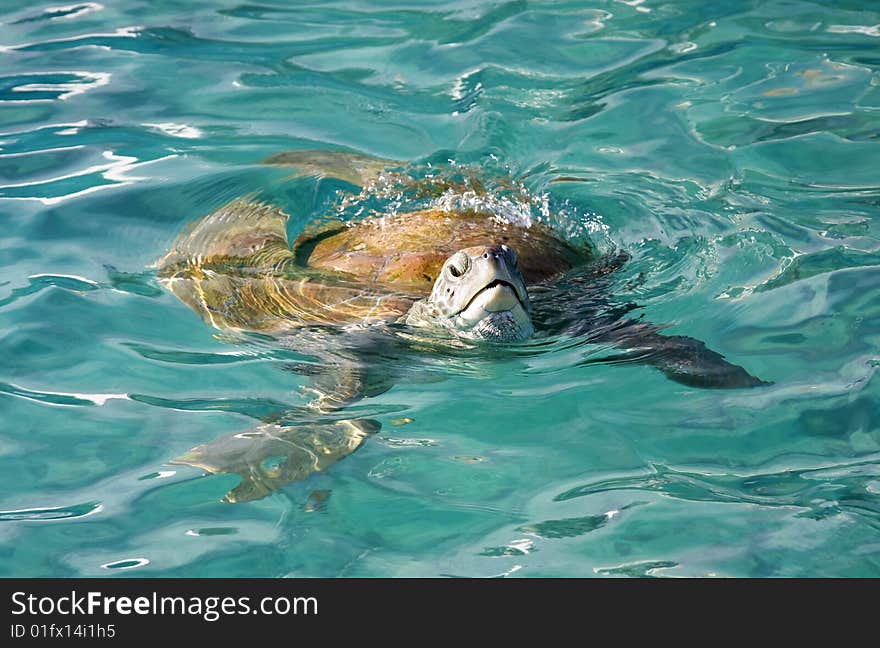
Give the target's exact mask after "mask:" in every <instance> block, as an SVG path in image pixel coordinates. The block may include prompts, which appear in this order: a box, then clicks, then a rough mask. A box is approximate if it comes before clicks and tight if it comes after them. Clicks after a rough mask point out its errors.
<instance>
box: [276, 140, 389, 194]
mask: <svg viewBox="0 0 880 648" xmlns="http://www.w3.org/2000/svg"><path fill="white" fill-rule="evenodd" d="M263 164H269V165H272V166H289V167H293V168H294V169H296V171H297V173H295V174H294V175H295V176H307V175H315V176H318V177H321V178H337V179H339V180H343V181H344V182H348V183H350V184H353V185H357V186H358V187H362V186H364V185H365V184H367V183H369V182H370V181H371V180H373V179H375V178H377V177H378V176H379V174H381V173H382V172H383V171H384V170H385V169H388V168H391V167H397V166H401V163H400V162H395V161H394V160H384V159H382V158H375V157H370V156H368V155H362V154H361V153H350V152H348V151H327V150H320V149H306V150H301V151H284V152H283V153H275V154H274V155H270V156H269V157H267V158H266V159H265V160H263Z"/></svg>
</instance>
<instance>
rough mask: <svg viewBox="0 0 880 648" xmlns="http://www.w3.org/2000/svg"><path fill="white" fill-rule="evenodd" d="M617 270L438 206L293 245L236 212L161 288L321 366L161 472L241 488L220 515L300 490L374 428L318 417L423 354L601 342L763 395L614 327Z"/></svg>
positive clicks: (203, 237)
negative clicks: (233, 482) (241, 429)
mask: <svg viewBox="0 0 880 648" xmlns="http://www.w3.org/2000/svg"><path fill="white" fill-rule="evenodd" d="M268 162H269V163H271V164H284V165H290V166H294V167H297V168H300V169H305V170H307V171H309V172H313V173H321V174H323V175H333V176H335V177H337V178H341V179H343V180H344V181H346V182H350V183H352V184H363V183H364V182H365V181H366V179H367V178H368V177H369V176H373V175H375V174H376V173H378V172H380V171H381V169H382V168H384V167H385V166H387V165H388V164H391V163H390V162H388V161H380V160H375V159H372V158H367V157H365V156H360V155H354V154H342V153H335V154H334V153H328V152H302V151H300V152H294V153H288V154H283V155H279V156H274V157H273V158H270V159H269V160H268ZM626 259H627V257H626V255H625V254H621V253H615V254H608V255H601V256H600V255H597V254H596V253H595V252H594V250H593V249H592V248H591V247H590V246H588V245H574V244H572V243H570V242H568V241H566V240H565V239H564V238H563V237H562V236H561V235H560V234H558V233H557V232H556V231H554V230H553V229H552V228H551V227H550V226H548V225H546V224H543V223H540V222H534V223H529V224H524V223H516V222H509V221H507V220H505V219H500V218H496V217H495V215H494V214H491V213H486V212H485V211H480V210H474V209H443V208H440V207H436V206H427V207H426V208H423V209H418V210H414V211H409V212H405V213H387V214H383V215H381V217H378V218H377V217H372V218H367V219H362V220H358V221H354V222H348V223H341V222H336V223H329V224H328V223H324V224H320V225H314V226H307V227H306V228H305V230H304V231H303V232H302V233H301V234H300V235H299V236H298V238H296V240H295V241H294V242H293V244H292V245H290V244H289V243H288V239H287V215H286V214H285V213H284V212H283V211H282V210H281V209H279V208H278V207H276V206H273V205H271V204H268V203H265V202H259V201H256V200H252V199H237V200H234V201H232V202H230V203H228V204H227V205H225V206H223V207H221V208H220V209H218V210H217V211H215V212H213V213H211V214H209V215H208V216H205V217H204V218H202V219H201V220H198V221H196V222H195V223H194V224H193V225H192V226H190V227H189V228H188V229H187V230H185V231H184V232H183V233H182V234H181V235H180V236H179V237H178V239H177V240H176V242H175V243H174V244H173V245H172V247H171V249H170V251H169V252H168V254H166V255H165V257H164V258H162V259H161V261H159V263H158V278H159V280H160V282H161V283H163V284H164V285H165V286H166V287H167V288H169V289H170V290H171V291H172V292H173V293H174V294H175V295H176V296H177V297H178V298H180V299H181V300H182V301H183V302H185V303H186V304H187V305H188V306H190V307H191V308H192V309H193V310H195V311H196V312H198V313H199V314H200V315H201V316H202V318H203V319H204V320H205V321H206V322H208V323H209V324H211V325H212V326H214V327H216V328H218V329H221V330H234V331H251V332H257V333H263V334H270V335H272V336H275V337H277V338H278V339H279V340H284V341H285V342H284V343H285V344H287V345H288V346H291V347H293V348H296V349H297V350H298V351H301V352H303V353H305V354H308V355H312V356H315V357H317V358H319V359H320V361H319V362H318V363H312V364H306V365H303V366H301V367H300V368H299V369H300V370H301V371H302V372H303V373H308V374H310V375H311V379H312V390H313V391H314V392H315V394H316V398H315V399H314V400H313V401H312V402H311V404H310V406H309V408H301V409H299V410H295V411H292V412H286V413H279V416H277V417H274V418H273V419H272V420H270V421H266V422H264V424H263V425H261V426H259V427H258V428H256V429H255V430H252V431H250V432H247V433H241V434H236V435H232V436H230V437H226V438H224V439H220V440H218V441H214V442H212V443H208V444H206V445H203V446H199V447H198V448H195V449H193V450H191V451H190V452H188V453H187V454H186V455H184V456H183V457H181V458H179V459H176V460H174V463H184V464H190V465H193V466H198V467H201V468H203V469H206V470H208V471H210V472H233V473H238V474H240V475H241V476H242V482H241V484H240V485H239V486H238V487H237V488H235V489H234V490H232V491H230V493H229V494H227V496H226V500H227V501H245V500H250V499H255V498H257V497H262V496H263V495H265V494H267V493H269V492H271V491H272V490H274V489H275V488H277V487H279V486H281V485H283V484H286V483H288V482H291V481H295V480H300V479H304V478H305V477H306V476H308V475H309V474H310V473H312V472H315V471H318V470H322V469H323V468H325V467H326V466H328V465H329V464H331V463H333V462H334V461H336V460H338V459H340V458H342V457H344V456H346V455H347V454H349V453H351V452H353V451H354V450H355V449H357V447H359V446H360V444H361V443H362V442H363V440H364V439H365V438H367V437H368V436H369V435H370V434H372V433H374V432H375V431H376V430H378V429H379V424H378V423H377V422H376V421H373V420H370V419H350V418H349V419H339V418H338V416H337V417H335V418H333V417H329V418H328V417H327V416H326V415H327V414H328V413H332V412H334V411H337V410H339V409H341V408H344V407H346V406H348V405H350V404H351V403H353V402H354V401H356V400H358V399H360V398H362V397H364V396H370V395H374V394H378V393H381V392H383V391H385V390H386V389H388V388H389V387H390V386H391V385H392V384H393V382H394V379H395V376H394V375H393V374H394V373H395V372H394V370H391V369H389V368H388V367H387V366H383V363H386V362H385V361H386V359H387V358H388V357H391V356H394V355H395V354H399V353H401V352H402V351H409V352H413V351H414V350H418V349H424V348H426V347H430V348H431V349H432V350H434V351H436V350H437V349H438V348H440V349H442V348H449V349H455V348H460V347H461V346H465V347H468V348H474V347H476V348H478V349H481V348H482V349H486V350H487V352H488V353H495V354H498V353H499V350H500V352H501V353H503V349H504V348H505V346H504V345H505V344H506V343H511V342H519V341H523V340H526V339H528V338H530V337H532V336H534V335H542V336H547V335H559V334H568V335H576V336H585V337H587V338H588V339H589V340H590V341H592V342H597V343H605V344H612V345H614V346H615V347H617V348H619V349H620V350H621V351H622V353H623V354H624V357H625V358H627V359H632V360H636V361H640V362H644V363H647V364H651V365H653V366H655V367H657V368H659V369H661V370H662V371H664V372H665V373H666V374H667V375H668V376H669V377H671V378H672V379H674V380H677V381H679V382H683V383H686V384H689V385H695V386H701V387H720V388H731V387H752V386H756V385H760V384H762V381H760V380H759V379H757V378H755V377H754V376H752V375H750V374H749V373H748V372H747V371H745V370H744V369H743V368H742V367H739V366H736V365H733V364H731V363H728V362H727V361H725V360H724V359H723V357H722V356H720V355H719V354H717V353H715V352H713V351H711V350H709V349H707V348H706V346H705V345H704V344H703V343H702V342H699V341H697V340H694V339H692V338H688V337H684V336H664V335H661V334H660V333H659V332H658V328H657V327H655V326H652V325H650V324H647V323H645V322H641V321H637V320H632V319H627V318H625V317H623V313H624V312H625V311H626V310H627V309H626V308H618V309H614V308H612V307H610V306H609V302H608V299H607V296H604V295H603V294H602V293H603V290H604V287H603V277H605V276H606V275H608V274H609V273H610V272H612V271H613V270H615V269H616V268H618V267H619V266H620V265H621V264H622V263H623V262H625V261H626ZM386 364H387V363H386Z"/></svg>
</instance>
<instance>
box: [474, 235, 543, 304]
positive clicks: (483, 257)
mask: <svg viewBox="0 0 880 648" xmlns="http://www.w3.org/2000/svg"><path fill="white" fill-rule="evenodd" d="M513 259H515V257H514V256H513V254H512V251H511V250H510V248H508V247H507V246H506V245H496V246H493V247H489V248H486V249H485V250H483V252H482V253H481V254H479V255H474V258H473V261H472V264H473V265H472V267H471V269H470V272H471V274H472V276H471V277H470V280H469V284H470V285H471V286H472V287H473V288H474V289H475V290H474V292H473V294H472V295H471V296H470V298H469V299H468V301H467V302H466V303H465V304H464V307H463V308H461V309H460V310H459V313H463V312H465V311H467V310H468V309H469V308H471V307H472V306H473V305H474V304H475V303H476V302H478V301H479V302H480V306H481V307H482V308H483V310H485V311H487V312H489V313H497V312H502V311H508V310H512V309H514V308H515V307H516V306H517V305H519V306H520V307H521V308H522V309H523V311H525V312H526V313H531V310H532V305H531V302H530V301H529V294H528V292H527V291H526V284H525V280H524V279H523V277H522V275H521V274H520V273H519V270H517V269H516V266H515V265H514V264H513V262H512V261H513Z"/></svg>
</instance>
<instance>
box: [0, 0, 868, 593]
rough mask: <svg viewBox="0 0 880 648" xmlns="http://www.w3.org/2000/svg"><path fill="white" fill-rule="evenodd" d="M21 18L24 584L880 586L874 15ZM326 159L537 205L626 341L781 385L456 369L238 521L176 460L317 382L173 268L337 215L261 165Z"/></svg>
mask: <svg viewBox="0 0 880 648" xmlns="http://www.w3.org/2000/svg"><path fill="white" fill-rule="evenodd" d="M184 6H185V7H186V9H184V8H182V7H184ZM0 7H2V13H0V21H2V24H0V65H2V67H0V222H2V225H3V230H2V234H0V260H2V261H0V340H2V342H0V344H2V358H3V361H2V362H0V416H2V419H0V422H2V423H0V575H3V576H443V575H454V576H499V575H510V576H516V577H520V576H523V577H528V576H640V575H653V576H704V575H716V576H880V558H878V556H880V424H878V421H880V384H878V379H877V378H876V377H875V372H876V369H877V367H878V366H880V352H878V348H877V345H878V342H880V268H878V266H880V226H878V222H880V221H878V216H880V175H878V168H880V141H878V133H880V31H878V25H880V11H878V10H877V7H876V5H875V3H871V2H867V1H864V0H863V1H861V2H858V1H854V0H853V1H846V2H844V1H840V0H835V1H832V0H828V1H827V2H824V3H821V2H796V1H792V2H782V1H779V2H740V3H729V2H696V1H689V2H683V1H682V2H671V1H665V2H661V1H656V0H644V1H641V0H631V1H627V2H621V1H606V2H600V1H595V2H564V1H560V2H543V3H542V2H508V3H502V2H498V3H487V2H442V3H441V2H434V3H427V2H418V3H415V2H412V3H409V4H408V3H405V2H401V3H395V2H387V3H383V5H382V6H381V7H380V6H377V4H376V3H367V2H359V1H357V0H352V1H344V2H329V3H309V4H307V5H302V6H299V5H297V4H296V3H286V2H280V1H278V2H272V1H271V0H261V1H260V2H258V3H253V4H241V3H239V2H235V1H232V0H229V1H224V0H212V1H203V2H187V3H185V5H182V4H181V3H179V2H168V1H157V2H150V3H142V2H134V1H133V0H121V1H119V2H107V1H106V0H105V1H104V2H102V3H97V2H88V3H80V4H71V5H67V6H65V7H61V6H60V5H59V4H57V3H47V2H36V3H29V4H27V5H22V4H21V3H18V2H8V1H7V2H3V3H2V4H0ZM316 148H317V149H339V148H343V149H346V150H353V151H359V152H361V153H364V154H369V155H374V156H379V157H383V158H387V159H393V160H400V161H408V162H413V163H414V167H415V168H419V169H423V170H424V169H426V168H435V167H437V166H443V165H446V166H447V167H451V168H457V167H458V166H459V165H464V166H466V167H467V168H473V169H481V170H484V172H485V173H486V174H487V177H494V178H497V177H508V178H511V179H514V180H516V182H521V183H523V185H524V187H525V189H521V190H517V191H516V192H514V193H513V194H512V195H507V194H505V191H510V190H509V189H504V188H503V183H501V184H499V185H498V187H499V188H498V193H499V196H500V198H505V197H506V198H509V199H510V200H514V201H515V200H516V199H517V196H519V198H520V199H521V198H522V196H523V195H528V196H529V197H530V198H529V200H526V201H525V202H524V203H523V204H524V205H525V207H524V208H525V209H526V210H527V211H529V213H532V212H534V213H535V214H542V212H543V215H545V216H546V218H547V220H549V221H550V222H551V223H553V224H555V225H557V226H558V227H559V229H560V231H565V232H566V233H567V234H568V235H570V236H572V237H583V236H587V235H589V236H590V238H591V239H592V240H593V242H594V244H595V245H596V246H597V247H599V248H600V249H612V248H620V249H623V250H625V251H627V252H628V253H629V254H630V255H631V256H632V259H631V261H630V262H629V263H628V264H626V265H625V266H624V267H623V268H622V269H621V270H620V271H619V272H617V273H616V274H615V275H614V278H613V279H612V280H611V286H610V290H611V291H612V292H613V294H614V295H615V299H617V300H619V301H620V302H621V303H627V302H631V303H634V304H637V309H636V310H635V311H633V313H631V314H630V315H631V316H639V315H642V316H644V318H645V319H646V320H649V321H651V322H655V323H662V324H668V325H669V328H668V329H667V332H668V333H670V334H677V335H688V336H692V337H694V338H698V339H700V340H703V341H705V342H706V344H707V345H708V346H709V347H710V348H712V349H715V350H717V351H718V352H720V353H723V354H724V355H725V356H726V357H727V358H728V359H729V360H731V361H732V362H735V363H737V364H740V365H742V366H744V367H746V368H747V369H748V370H749V371H750V372H751V373H753V374H755V375H757V376H759V377H761V378H762V379H764V380H766V381H772V383H773V384H772V385H769V386H766V387H759V388H755V389H735V390H706V389H697V388H692V387H686V386H684V385H682V384H679V383H676V382H673V381H671V380H669V379H668V378H666V377H665V376H664V375H663V374H662V373H660V372H658V371H656V370H655V369H653V368H651V367H647V366H644V365H640V364H636V363H614V362H590V360H591V359H592V360H595V359H597V358H598V357H600V356H602V355H603V354H604V353H605V351H607V349H604V350H603V349H598V350H596V349H593V348H592V347H591V346H590V345H584V344H582V343H579V342H577V341H571V340H556V341H555V342H553V343H552V344H548V345H546V348H544V349H543V350H542V351H541V352H540V353H527V354H524V353H517V354H514V355H513V356H512V357H511V358H509V359H505V358H503V357H501V358H494V359H486V358H471V357H461V356H454V355H453V356H451V357H450V358H449V359H448V360H447V361H445V365H444V361H437V360H436V359H434V360H432V363H433V365H432V366H433V369H436V364H437V362H439V364H440V366H441V370H437V371H434V373H436V374H438V375H440V377H442V378H443V380H437V379H436V378H437V376H434V377H433V378H432V380H430V381H404V383H403V384H398V385H396V386H395V387H394V388H392V389H391V390H390V391H387V392H386V393H384V394H381V395H379V396H376V397H374V398H370V399H367V400H365V401H362V403H360V404H359V405H358V406H357V407H358V408H359V409H358V410H357V411H358V412H360V413H363V414H364V415H368V416H371V417H372V418H375V419H376V420H378V421H379V422H381V423H382V429H381V430H380V431H379V432H378V433H377V434H376V435H375V436H373V437H372V438H370V439H368V440H367V442H365V443H364V444H363V447H361V448H360V449H359V450H358V451H357V452H356V453H354V454H352V455H351V456H349V457H347V458H345V459H344V460H342V461H340V462H338V463H336V464H334V465H333V466H331V467H330V468H329V469H328V470H327V471H325V472H323V473H320V474H317V475H313V476H312V477H311V478H309V479H308V480H306V481H304V482H299V483H293V484H290V485H288V486H286V487H284V488H282V489H281V490H279V491H278V492H276V493H274V494H271V495H269V496H268V497H265V498H263V499H259V500H257V501H254V502H249V503H242V504H228V503H224V502H221V501H220V500H221V498H222V497H223V495H224V494H225V493H226V492H227V491H228V490H229V489H230V488H233V487H234V486H235V484H236V481H237V478H236V477H234V476H231V475H208V474H205V473H204V472H203V471H200V470H198V469H195V468H190V467H185V466H178V465H171V464H169V463H168V462H169V461H170V460H172V459H173V458H175V457H178V456H180V455H181V454H183V453H184V452H186V451H187V450H189V449H190V448H192V447H194V446H197V445H199V444H202V443H207V442H209V441H211V440H213V439H216V438H218V437H222V436H224V435H228V434H233V433H237V432H241V431H243V430H247V429H249V428H252V427H253V426H254V425H256V424H257V423H258V422H259V419H260V418H265V417H266V416H269V415H270V414H271V413H272V412H275V411H278V410H279V409H284V408H295V407H298V406H301V405H303V404H305V403H306V401H307V400H308V397H307V396H306V395H304V394H303V393H301V391H300V387H302V386H303V385H305V383H306V379H305V378H304V377H302V376H300V375H298V374H296V373H294V372H290V371H286V370H285V367H286V365H287V364H288V363H290V362H291V358H292V357H294V356H295V355H296V353H295V350H291V349H287V348H283V347H281V346H278V345H274V344H273V343H272V342H271V341H269V340H262V339H261V340H246V341H242V340H239V339H230V338H229V336H224V335H223V334H221V333H219V332H218V331H216V330H214V329H212V328H210V327H209V326H206V325H205V324H204V323H203V322H202V321H201V320H200V319H199V317H198V316H197V315H196V314H195V313H193V312H192V311H190V310H189V309H188V308H187V307H186V306H185V305H184V304H182V303H180V302H179V301H178V300H177V299H176V298H175V297H174V296H173V295H171V294H170V293H168V292H167V291H165V290H164V289H162V287H161V286H160V285H159V284H158V283H157V282H156V281H155V278H154V275H153V274H152V271H151V270H149V266H150V265H151V264H152V263H153V262H155V261H156V260H157V259H158V258H159V257H161V256H162V255H163V254H164V252H165V251H166V250H167V249H168V247H169V245H170V244H171V242H172V241H173V240H174V238H175V236H176V235H177V234H178V232H179V231H180V230H181V229H182V228H183V226H184V225H185V224H187V223H189V222H191V221H193V220H194V219H196V218H198V217H200V216H203V215H205V214H207V213H209V212H210V211H212V210H214V209H216V208H218V207H220V206H222V205H223V204H224V203H226V202H227V201H229V200H231V199H233V198H235V197H238V196H242V195H246V194H251V193H253V192H260V193H262V194H263V195H264V196H267V197H269V198H271V199H273V200H274V201H276V202H278V203H279V204H282V205H283V206H284V208H285V210H286V211H288V213H290V214H291V224H290V227H291V230H292V231H295V230H296V229H297V228H302V227H303V226H304V225H305V224H306V222H308V221H309V220H310V219H311V218H312V217H314V216H315V215H320V214H325V215H326V214H327V213H331V212H332V211H333V210H334V209H336V207H338V206H339V205H340V200H342V198H341V197H340V196H341V194H340V193H339V191H340V190H342V189H346V188H348V189H350V188H351V187H347V186H346V185H345V184H344V183H340V182H336V181H331V180H321V179H319V178H316V177H310V176H305V177H296V178H289V177H288V176H289V175H290V172H289V171H290V170H289V169H287V170H279V169H277V168H270V167H266V166H264V165H260V164H259V162H260V161H261V160H262V159H264V158H265V157H266V156H268V155H270V154H274V153H277V152H280V151H284V150H289V149H316ZM428 164H430V165H431V167H428ZM373 198H375V199H376V200H378V197H377V196H366V197H364V196H362V197H361V199H362V200H365V201H368V200H369V199H373ZM386 198H387V197H386ZM380 202H381V201H380ZM410 419H411V420H410Z"/></svg>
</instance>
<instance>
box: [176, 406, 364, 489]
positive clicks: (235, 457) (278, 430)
mask: <svg viewBox="0 0 880 648" xmlns="http://www.w3.org/2000/svg"><path fill="white" fill-rule="evenodd" d="M380 427H381V425H380V423H378V422H377V421H374V420H372V419H353V420H343V421H334V422H329V423H328V422H315V423H300V424H297V425H291V426H282V425H277V424H268V423H267V424H264V425H260V426H259V427H256V428H254V429H252V430H248V431H246V432H239V433H237V434H231V435H228V436H225V437H222V438H220V439H217V440H215V441H211V442H210V443H206V444H204V445H200V446H198V447H196V448H193V449H192V450H190V451H189V452H187V453H186V454H184V455H183V456H181V457H178V458H176V459H173V460H171V461H170V462H169V463H171V464H176V465H187V466H193V467H195V468H201V469H202V470H206V471H208V472H209V473H212V474H221V473H227V474H238V475H240V476H241V482H240V483H239V484H238V486H236V487H235V488H233V489H232V490H230V491H229V492H228V493H227V494H226V496H225V497H224V498H223V501H225V502H230V503H235V502H250V501H253V500H257V499H260V498H263V497H265V496H266V495H269V494H270V493H272V492H274V491H276V490H278V489H279V488H281V487H282V486H285V485H287V484H290V483H292V482H297V481H302V480H304V479H306V478H307V477H309V475H312V474H313V473H316V472H320V471H323V470H325V469H326V468H327V467H328V466H330V465H332V464H334V463H336V462H337V461H339V460H340V459H343V458H344V457H347V456H348V455H350V454H351V453H352V452H354V451H355V450H357V449H358V448H359V447H360V446H361V444H362V443H363V442H364V440H365V439H366V438H367V437H369V436H370V435H372V434H375V433H376V432H378V431H379V428H380Z"/></svg>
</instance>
